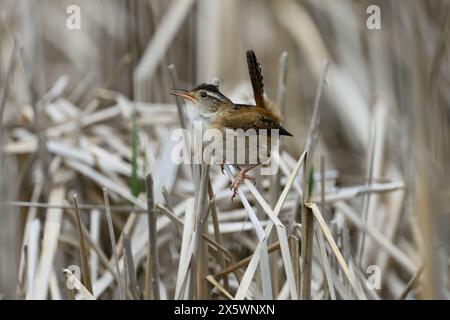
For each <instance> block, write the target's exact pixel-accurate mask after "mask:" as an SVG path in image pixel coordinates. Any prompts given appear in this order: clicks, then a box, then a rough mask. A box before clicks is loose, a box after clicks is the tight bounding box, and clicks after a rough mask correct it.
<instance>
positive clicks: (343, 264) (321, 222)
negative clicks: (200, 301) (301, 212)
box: [306, 203, 361, 298]
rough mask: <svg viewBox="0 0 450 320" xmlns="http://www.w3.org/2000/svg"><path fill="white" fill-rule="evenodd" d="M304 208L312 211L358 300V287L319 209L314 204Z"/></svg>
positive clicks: (359, 294)
mask: <svg viewBox="0 0 450 320" xmlns="http://www.w3.org/2000/svg"><path fill="white" fill-rule="evenodd" d="M306 206H307V207H309V208H310V209H311V210H312V213H313V214H314V217H315V218H316V220H317V222H318V223H319V226H320V228H321V230H322V232H323V234H324V236H325V238H326V239H327V241H328V244H329V245H330V248H331V251H332V252H333V253H334V255H335V256H336V259H337V260H338V263H339V265H340V266H341V268H342V270H343V271H344V274H345V276H346V278H347V280H348V282H349V283H350V286H351V287H352V289H353V291H354V293H355V294H356V296H357V297H358V298H360V296H361V293H360V292H359V290H358V287H357V286H356V280H355V278H354V277H353V275H352V274H351V272H350V269H349V268H348V266H347V263H346V262H345V260H344V257H343V256H342V253H341V252H340V251H339V248H338V246H337V245H336V242H335V241H334V239H333V237H332V235H331V233H330V230H329V229H328V226H327V224H326V222H325V220H323V217H322V214H321V213H320V211H319V208H318V207H317V205H316V204H315V203H307V204H306Z"/></svg>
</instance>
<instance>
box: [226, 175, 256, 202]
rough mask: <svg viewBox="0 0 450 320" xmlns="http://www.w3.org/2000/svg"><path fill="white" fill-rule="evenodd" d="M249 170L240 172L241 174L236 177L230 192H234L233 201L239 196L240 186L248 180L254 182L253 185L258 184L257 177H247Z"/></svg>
mask: <svg viewBox="0 0 450 320" xmlns="http://www.w3.org/2000/svg"><path fill="white" fill-rule="evenodd" d="M247 171H248V170H240V171H239V173H238V174H237V175H236V177H235V178H234V181H233V182H232V183H231V185H230V190H231V191H233V195H232V196H231V201H233V200H234V198H235V197H236V195H237V190H238V188H239V186H240V185H241V183H242V182H243V181H244V180H245V179H248V180H250V181H252V182H253V184H256V179H255V177H252V176H249V175H247V174H246V173H247Z"/></svg>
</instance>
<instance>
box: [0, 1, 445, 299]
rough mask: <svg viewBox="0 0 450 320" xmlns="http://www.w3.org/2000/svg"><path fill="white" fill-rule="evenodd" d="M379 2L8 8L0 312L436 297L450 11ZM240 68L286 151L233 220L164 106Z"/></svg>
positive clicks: (181, 116)
mask: <svg viewBox="0 0 450 320" xmlns="http://www.w3.org/2000/svg"><path fill="white" fill-rule="evenodd" d="M372 2H373V3H372ZM372 2H371V1H351V0H340V1H326V0H322V1H312V0H311V1H310V0H307V1H296V0H283V1H264V2H263V1H245V2H244V1H236V0H234V1H217V0H214V1H209V0H208V1H205V0H172V1H144V0H139V1H132V0H127V1H119V0H111V1H108V3H105V2H103V1H87V0H79V1H75V4H76V5H78V6H79V8H80V10H81V11H80V13H81V23H82V24H81V29H79V30H70V29H68V28H67V27H66V19H67V17H68V15H69V14H68V13H67V12H66V8H67V7H68V6H69V5H70V4H72V3H71V2H70V3H69V1H59V2H58V3H56V2H55V3H53V2H38V1H32V0H23V1H20V2H19V5H16V4H15V2H14V1H12V0H2V1H1V3H2V6H1V15H0V31H1V33H0V90H1V91H0V93H1V94H0V98H1V99H0V123H1V126H0V142H1V148H0V170H1V171H0V172H1V179H0V298H1V297H3V298H7V299H54V300H59V299H89V300H91V299H132V300H140V299H155V300H159V299H293V300H297V299H331V300H343V299H371V300H372V299H375V300H378V299H434V298H448V297H449V290H450V285H449V282H448V271H449V261H450V260H449V248H448V240H449V232H448V221H449V217H448V215H449V211H448V209H447V207H448V206H447V203H448V201H449V195H450V192H449V190H450V185H449V182H448V181H450V179H448V175H449V172H450V170H449V169H450V167H449V164H450V148H449V147H450V146H449V140H448V137H450V130H449V129H450V126H449V123H450V122H449V121H450V117H449V108H448V106H449V105H450V94H449V92H450V91H449V90H448V88H449V84H450V78H449V76H448V73H446V72H445V70H448V66H449V63H450V60H449V53H448V46H447V44H448V43H449V32H448V30H449V22H448V21H449V16H448V13H449V8H450V6H449V5H450V3H449V2H448V1H443V0H442V1H433V2H427V1H418V0H414V1H409V0H408V1H407V0H404V1H388V0H385V1H372ZM371 4H376V5H378V6H379V8H380V9H381V19H382V20H381V21H382V29H381V30H370V29H368V28H367V25H366V19H367V17H368V16H369V14H368V13H367V12H366V9H367V7H368V6H369V5H371ZM99 12H101V14H99ZM247 49H255V51H256V53H257V55H258V57H259V58H260V61H261V64H262V69H263V72H264V76H265V85H266V87H267V92H268V94H269V96H270V97H271V98H272V99H273V100H274V101H276V102H277V104H278V105H279V106H280V109H281V111H282V113H283V115H284V117H285V119H286V121H285V126H286V127H287V128H289V129H290V131H292V132H293V133H294V137H293V138H283V140H282V143H281V148H280V150H279V152H275V153H274V154H273V155H272V161H274V162H275V163H276V164H277V165H278V166H279V170H278V172H277V174H275V175H273V176H264V175H259V174H258V170H255V172H256V175H257V183H256V185H253V183H251V182H249V181H245V183H243V184H242V185H241V187H240V188H239V190H238V196H237V197H236V199H235V201H233V202H232V201H231V200H230V199H231V195H232V193H231V191H230V190H229V185H230V183H231V181H232V179H233V177H234V175H235V174H236V170H235V168H234V167H233V166H231V165H226V166H225V168H224V172H221V170H220V168H219V167H218V166H214V165H211V166H210V165H206V164H204V163H203V164H177V163H175V162H174V161H172V159H173V157H172V153H173V150H174V147H175V146H176V142H175V141H174V140H173V139H172V137H171V134H172V132H173V130H175V129H177V128H189V123H188V121H187V119H186V118H185V112H184V105H183V101H180V100H176V99H175V98H174V97H172V96H170V95H169V90H170V88H173V87H182V88H188V87H193V86H194V85H195V84H198V83H200V82H213V81H219V82H220V86H221V89H222V91H223V92H224V93H226V94H227V95H229V96H230V97H231V98H232V99H233V101H237V102H239V101H241V102H246V101H247V102H248V101H251V100H252V97H251V88H250V84H249V81H248V79H247V71H246V66H245V50H247Z"/></svg>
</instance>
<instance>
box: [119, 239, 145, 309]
mask: <svg viewBox="0 0 450 320" xmlns="http://www.w3.org/2000/svg"><path fill="white" fill-rule="evenodd" d="M122 239H123V247H124V252H125V260H126V261H127V266H128V277H129V278H130V287H131V289H130V291H131V293H132V296H133V298H134V299H135V300H137V299H140V296H141V289H140V288H139V285H138V281H137V278H136V265H135V263H134V259H133V251H132V249H131V242H130V238H129V237H128V236H127V235H126V234H124V235H123V236H122Z"/></svg>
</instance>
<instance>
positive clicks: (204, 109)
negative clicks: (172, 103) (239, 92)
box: [170, 83, 233, 118]
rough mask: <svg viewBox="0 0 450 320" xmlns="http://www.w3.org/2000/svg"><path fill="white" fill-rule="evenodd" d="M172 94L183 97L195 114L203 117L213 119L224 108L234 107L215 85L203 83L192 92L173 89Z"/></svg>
mask: <svg viewBox="0 0 450 320" xmlns="http://www.w3.org/2000/svg"><path fill="white" fill-rule="evenodd" d="M170 94H172V95H175V96H179V97H182V98H183V99H184V100H185V101H186V104H187V105H188V106H189V105H190V106H191V108H192V109H194V110H192V111H193V112H198V114H199V115H200V116H201V117H203V118H204V117H213V116H214V115H215V114H216V113H217V112H218V111H220V110H221V109H222V108H226V107H229V106H232V105H233V103H232V102H231V100H230V99H229V98H227V97H226V96H225V95H224V94H223V93H221V92H220V91H219V87H218V86H217V85H214V84H207V83H202V84H200V85H198V86H196V87H195V88H194V89H192V90H181V89H173V90H171V91H170Z"/></svg>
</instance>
